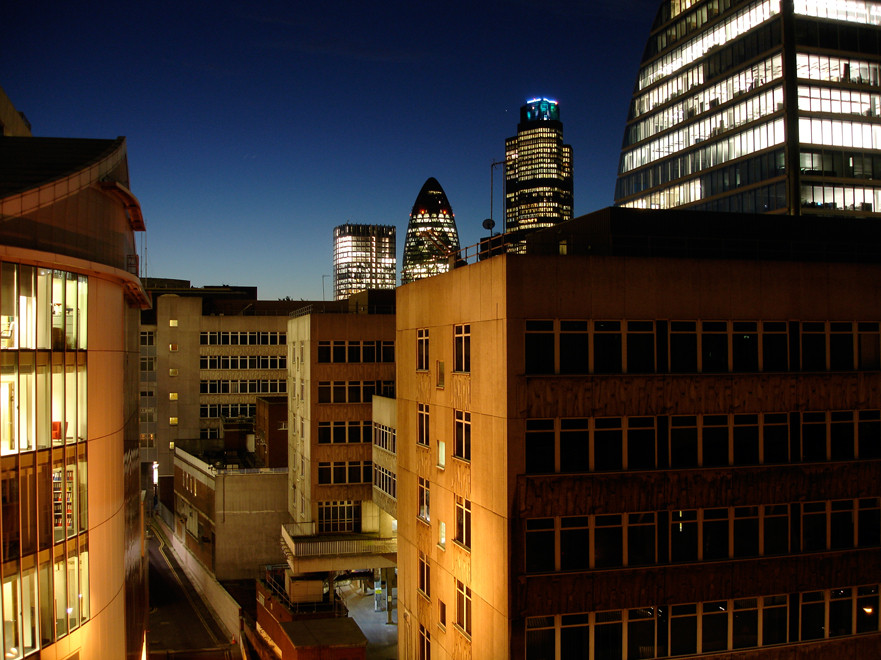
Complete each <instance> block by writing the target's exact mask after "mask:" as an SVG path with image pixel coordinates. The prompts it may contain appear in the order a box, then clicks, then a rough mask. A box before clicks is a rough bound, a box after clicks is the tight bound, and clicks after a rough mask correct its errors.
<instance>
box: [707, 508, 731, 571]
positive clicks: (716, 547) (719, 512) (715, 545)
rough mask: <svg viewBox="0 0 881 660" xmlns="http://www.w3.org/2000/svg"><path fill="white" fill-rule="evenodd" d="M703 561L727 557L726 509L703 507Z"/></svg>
mask: <svg viewBox="0 0 881 660" xmlns="http://www.w3.org/2000/svg"><path fill="white" fill-rule="evenodd" d="M703 527H704V529H703V558H704V560H705V561H712V560H714V559H727V558H728V509H705V510H704V525H703Z"/></svg>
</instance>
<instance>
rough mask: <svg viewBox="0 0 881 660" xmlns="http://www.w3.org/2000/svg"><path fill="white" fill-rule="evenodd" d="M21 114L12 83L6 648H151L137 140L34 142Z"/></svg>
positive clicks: (33, 651) (6, 171)
mask: <svg viewBox="0 0 881 660" xmlns="http://www.w3.org/2000/svg"><path fill="white" fill-rule="evenodd" d="M16 117H18V118H19V120H21V115H19V114H18V113H17V112H16V111H15V109H14V108H13V107H12V105H11V103H9V101H8V99H7V98H6V96H5V95H4V94H3V93H2V92H0V123H2V125H3V131H2V133H3V135H2V137H0V163H2V166H0V217H2V218H3V222H2V223H0V361H2V369H0V421H2V424H0V454H2V456H0V490H2V494H3V498H2V500H3V501H2V527H0V559H2V566H3V575H2V597H0V609H2V614H0V616H2V621H3V625H2V627H0V649H2V653H3V657H5V658H10V659H14V658H43V659H46V660H53V659H55V658H108V659H115V658H119V659H122V658H140V657H142V653H145V652H146V637H145V631H146V614H147V608H146V570H147V563H146V561H145V557H144V555H143V550H144V537H143V514H144V512H143V505H142V497H141V491H140V488H139V485H138V449H137V447H138V441H137V425H136V423H135V422H134V420H136V419H137V417H136V414H135V411H136V410H137V390H136V389H135V388H136V385H137V383H136V381H135V379H134V378H132V377H130V375H133V374H136V373H137V366H136V365H137V332H138V330H137V328H138V317H139V313H140V310H141V309H142V308H143V307H145V306H147V305H148V304H149V303H148V299H147V297H146V295H145V293H144V290H143V288H142V286H141V282H140V280H139V278H138V253H137V249H136V242H135V232H141V231H144V229H145V226H144V220H143V216H142V214H141V209H140V206H139V204H138V201H137V199H136V198H135V197H134V195H132V193H131V192H130V190H129V176H128V164H127V155H126V143H125V139H124V138H117V139H115V140H92V139H65V138H36V137H29V136H28V135H29V128H28V129H27V130H20V129H21V128H22V126H21V125H22V123H23V122H21V121H19V122H15V121H14V120H15V118H16ZM10 118H12V120H13V121H10ZM16 123H18V124H19V125H18V128H15V124H16ZM25 128H27V127H25Z"/></svg>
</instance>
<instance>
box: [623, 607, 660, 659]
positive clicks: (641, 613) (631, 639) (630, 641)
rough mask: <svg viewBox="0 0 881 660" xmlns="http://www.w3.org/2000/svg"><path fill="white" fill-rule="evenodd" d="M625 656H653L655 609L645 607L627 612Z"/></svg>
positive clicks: (631, 657)
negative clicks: (626, 649) (626, 650)
mask: <svg viewBox="0 0 881 660" xmlns="http://www.w3.org/2000/svg"><path fill="white" fill-rule="evenodd" d="M627 648H628V652H627V658H628V660H635V659H637V658H654V657H655V610H654V608H652V607H645V608H642V609H638V610H630V611H629V612H628V613H627Z"/></svg>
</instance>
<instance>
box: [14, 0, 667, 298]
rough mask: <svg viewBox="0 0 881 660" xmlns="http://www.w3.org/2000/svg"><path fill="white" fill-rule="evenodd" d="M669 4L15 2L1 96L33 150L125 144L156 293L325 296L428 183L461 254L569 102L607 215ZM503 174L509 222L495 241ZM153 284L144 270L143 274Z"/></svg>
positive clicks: (583, 168)
mask: <svg viewBox="0 0 881 660" xmlns="http://www.w3.org/2000/svg"><path fill="white" fill-rule="evenodd" d="M657 6H658V0H584V1H582V2H575V1H571V0H549V1H547V2H527V1H525V0H524V1H520V0H507V1H503V0H490V1H483V2H481V1H480V0H474V1H473V2H424V1H423V2H418V1H417V2H413V1H412V0H410V1H409V2H397V1H396V0H395V1H388V0H387V1H380V2H336V1H332V0H331V1H328V2H323V3H320V4H319V3H315V4H306V3H303V2H302V1H301V0H293V1H287V2H255V3H251V4H249V5H246V3H242V2H235V3H233V2H224V1H220V2H203V1H201V0H200V1H188V0H175V1H174V2H168V1H166V0H156V1H152V2H137V1H136V2H123V3H120V2H107V3H99V2H88V1H84V2H70V3H58V2H47V1H45V0H34V1H32V2H28V3H25V2H9V3H7V4H6V6H5V7H4V16H3V18H2V23H0V86H2V87H3V88H4V89H5V91H6V93H7V95H8V96H9V98H10V99H11V100H12V102H13V104H14V105H15V106H16V108H18V109H19V110H21V111H22V112H24V113H25V115H26V116H27V118H28V120H29V121H30V122H31V124H32V127H33V132H34V135H36V136H53V137H92V138H115V137H116V136H118V135H124V136H126V137H127V141H128V159H129V170H130V175H131V186H132V191H133V192H134V194H135V195H136V196H137V197H138V199H139V200H140V202H141V206H142V208H143V211H144V217H145V220H146V224H147V232H146V240H145V246H146V255H143V254H142V259H144V257H145V256H146V273H145V274H146V275H148V276H150V277H173V278H180V279H188V280H191V281H192V283H193V285H195V286H203V285H207V284H238V285H251V286H258V287H259V295H260V297H261V298H266V299H273V298H280V297H283V296H291V297H292V298H295V299H298V298H304V299H320V298H321V297H322V295H324V296H325V297H327V298H329V297H331V290H332V285H331V280H330V278H325V281H324V293H323V294H322V275H331V274H332V271H333V267H332V230H333V227H334V226H336V225H338V224H342V223H344V222H356V223H368V224H370V223H373V224H393V225H395V226H396V227H397V231H398V234H397V244H398V255H399V257H398V258H399V262H398V270H399V272H400V265H401V264H400V253H401V249H402V248H403V244H404V235H405V231H406V226H407V219H408V215H409V212H410V209H411V208H412V206H413V202H414V201H415V199H416V195H417V194H418V193H419V190H420V188H421V187H422V184H423V183H424V182H425V180H426V179H427V178H428V177H431V176H433V177H435V178H436V179H437V180H438V181H439V182H440V184H441V186H443V188H444V190H445V191H446V193H447V197H448V198H449V200H450V204H451V205H452V207H453V212H454V213H455V215H456V223H457V225H458V229H459V238H460V243H461V245H462V246H468V245H473V244H474V243H476V242H477V241H478V240H479V239H480V237H481V236H483V235H485V234H486V231H485V230H484V229H482V228H481V223H482V222H483V220H484V219H485V218H487V217H489V215H490V170H491V168H490V165H491V163H492V161H493V160H501V159H502V158H503V157H504V146H505V138H507V137H510V136H512V135H514V134H515V133H516V130H517V122H518V120H519V108H520V106H521V105H523V104H524V103H525V101H526V100H527V99H529V98H533V97H537V96H546V97H549V98H554V99H556V100H558V101H559V103H560V118H561V120H562V122H563V128H564V138H565V141H566V142H567V143H568V144H571V145H572V147H573V150H574V171H575V184H574V185H575V214H576V215H581V214H584V213H589V212H591V211H595V210H597V209H600V208H603V207H605V206H609V205H611V204H612V201H613V194H614V183H615V173H616V168H617V162H618V155H619V151H620V147H621V139H622V136H623V129H624V121H625V119H626V115H627V107H628V103H629V101H630V97H631V94H632V91H633V84H634V81H635V79H636V72H637V67H638V65H639V59H640V55H641V54H642V50H643V47H644V45H645V41H646V37H647V36H648V30H649V27H650V25H651V22H652V20H653V18H654V13H655V10H656V9H657ZM501 188H502V179H501V170H500V169H497V171H496V178H495V202H494V217H495V219H496V226H497V229H499V228H501V226H502V225H503V222H502V216H503V213H502V199H501ZM142 270H143V262H142Z"/></svg>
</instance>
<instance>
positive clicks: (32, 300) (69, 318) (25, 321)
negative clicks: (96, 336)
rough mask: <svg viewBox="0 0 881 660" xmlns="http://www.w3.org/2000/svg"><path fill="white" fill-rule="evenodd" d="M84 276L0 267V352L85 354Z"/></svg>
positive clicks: (5, 264)
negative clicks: (28, 350)
mask: <svg viewBox="0 0 881 660" xmlns="http://www.w3.org/2000/svg"><path fill="white" fill-rule="evenodd" d="M88 295H89V281H88V278H87V277H86V276H85V275H78V274H77V273H70V272H67V271H63V270H50V269H47V268H37V267H36V266H28V265H25V264H15V263H9V262H5V261H4V262H2V263H0V349H7V350H8V349H18V348H41V349H52V350H53V351H63V350H68V351H73V350H85V349H86V328H87V318H88V309H87V301H88Z"/></svg>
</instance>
